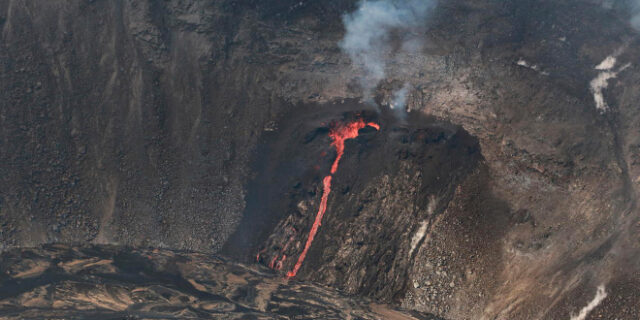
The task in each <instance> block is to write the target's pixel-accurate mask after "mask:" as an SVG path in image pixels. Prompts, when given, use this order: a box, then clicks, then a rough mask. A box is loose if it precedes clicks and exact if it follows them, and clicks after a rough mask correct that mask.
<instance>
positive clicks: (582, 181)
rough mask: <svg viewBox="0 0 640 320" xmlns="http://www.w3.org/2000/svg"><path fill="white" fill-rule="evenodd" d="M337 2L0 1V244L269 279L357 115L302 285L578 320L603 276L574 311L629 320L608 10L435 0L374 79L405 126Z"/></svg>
mask: <svg viewBox="0 0 640 320" xmlns="http://www.w3.org/2000/svg"><path fill="white" fill-rule="evenodd" d="M353 6H354V3H353V2H349V1H342V2H340V3H339V2H338V1H321V2H314V1H311V2H308V1H280V2H277V3H276V2H274V1H260V2H256V1H218V2H214V3H209V2H204V1H165V2H155V1H149V2H125V1H122V2H120V1H109V2H100V1H95V2H94V1H47V2H46V3H38V4H36V3H32V2H28V1H18V0H12V1H9V0H7V1H2V2H0V28H1V29H2V33H1V37H2V38H1V39H2V42H1V43H0V49H1V50H0V85H1V86H2V90H0V106H1V108H0V139H1V141H2V147H1V148H0V161H1V163H2V164H3V165H0V179H2V180H1V182H2V183H1V184H0V231H1V234H0V245H1V246H2V248H4V249H6V248H9V247H14V246H25V245H37V244H41V243H47V242H83V243H85V242H97V243H119V244H128V245H133V246H147V245H149V246H158V247H169V248H174V249H193V250H203V251H214V252H217V251H219V250H220V249H221V248H223V246H225V244H226V247H225V248H227V249H228V250H229V251H228V253H229V254H237V255H238V257H239V258H241V259H244V260H245V261H248V260H255V256H256V254H258V253H259V252H261V251H262V250H263V249H266V251H264V255H262V257H261V258H259V259H258V260H260V261H262V262H263V263H264V264H266V265H269V264H270V261H271V260H272V259H273V256H275V255H276V254H279V255H281V254H282V253H281V252H280V251H282V248H284V247H285V245H286V243H287V242H289V239H290V238H293V240H291V241H290V244H289V245H288V246H287V249H286V250H284V251H286V252H285V254H286V255H287V257H297V255H298V254H299V251H300V250H301V247H302V245H303V243H304V241H305V240H306V238H305V237H306V235H305V231H306V230H308V228H310V224H311V221H312V220H313V217H314V215H315V212H316V209H317V205H318V203H319V201H320V197H321V189H320V183H319V182H320V181H319V179H321V178H322V176H323V175H324V174H325V173H324V172H321V170H320V171H317V172H316V171H314V166H315V165H318V166H320V169H326V168H325V167H323V166H327V165H329V164H330V163H331V160H332V159H328V158H327V159H325V160H322V161H319V160H318V156H317V155H318V152H322V151H326V152H327V157H331V156H332V155H333V154H332V153H331V152H332V150H331V149H330V147H329V142H330V141H329V140H328V138H327V135H326V134H327V123H328V122H327V121H331V120H336V119H338V120H339V119H343V118H344V117H345V112H346V114H347V116H349V114H351V115H353V112H363V111H366V112H370V113H371V114H372V115H371V117H378V119H377V120H379V121H380V122H381V126H382V128H381V130H380V132H373V131H369V132H367V131H365V130H367V129H363V132H362V133H361V136H360V137H358V138H357V139H354V140H349V141H348V143H347V148H346V151H345V157H344V159H343V160H342V161H343V162H342V164H341V167H340V169H339V171H338V172H337V173H336V176H335V183H336V185H335V189H334V191H333V193H332V196H331V197H332V198H330V201H329V208H328V210H327V215H326V217H325V219H326V220H323V224H322V226H321V228H320V231H319V233H318V236H317V240H316V241H315V242H314V244H313V247H312V248H311V250H310V255H309V257H308V258H307V260H306V261H305V263H304V266H303V267H302V269H301V273H300V275H299V279H300V280H313V281H318V282H321V283H324V284H327V285H332V286H336V287H339V288H341V289H343V290H345V291H347V292H350V293H359V294H364V295H368V296H370V297H375V298H377V299H380V300H383V301H389V302H395V303H398V304H401V305H402V306H403V307H405V308H409V309H413V310H419V311H424V312H431V313H435V314H438V315H440V316H445V317H447V318H451V319H477V318H484V319H493V318H506V319H558V318H570V315H571V314H578V313H579V312H580V310H581V309H582V308H583V307H584V306H586V305H588V304H589V302H591V301H592V300H593V299H594V295H596V292H597V290H598V289H597V288H599V287H600V286H604V288H605V289H604V290H605V292H606V293H607V298H605V299H603V300H602V301H601V302H600V304H599V305H598V306H597V307H596V308H595V309H593V310H592V312H591V313H590V314H592V315H594V316H595V315H603V316H605V317H609V318H615V317H618V318H621V317H622V318H624V317H633V316H634V314H633V312H634V311H633V310H631V311H630V310H629V309H625V308H615V306H620V305H630V304H631V305H633V304H634V303H636V304H637V301H636V300H634V299H635V298H634V297H636V296H637V295H638V294H637V292H636V291H637V290H636V289H633V288H634V287H633V286H631V285H626V284H625V283H635V282H634V281H636V280H637V278H638V277H637V265H638V263H637V262H638V252H640V251H639V249H640V248H638V242H637V240H636V237H635V236H634V235H635V234H636V233H637V228H638V218H640V217H639V215H638V209H637V204H636V199H637V197H638V194H637V187H638V183H639V182H640V180H639V179H640V178H639V177H640V161H638V156H639V155H640V153H639V152H640V151H639V150H640V147H638V146H639V145H640V134H639V133H638V123H640V118H639V117H640V112H639V111H638V108H637V101H640V97H639V94H640V88H638V83H640V81H638V76H639V73H638V71H637V66H636V65H635V64H636V61H637V57H638V55H639V53H640V52H639V49H638V48H639V47H638V42H637V34H636V31H634V30H633V29H632V28H631V27H630V26H629V24H628V21H627V18H626V17H625V16H624V13H623V12H619V11H615V10H610V9H607V8H606V7H603V6H602V5H601V3H600V2H599V1H586V0H572V1H563V2H558V1H550V0H549V1H547V0H544V1H535V2H534V1H510V2H509V1H507V2H504V1H502V2H496V1H466V0H452V1H446V2H445V1H443V2H441V3H440V5H439V7H438V8H437V9H436V11H435V12H434V14H433V16H432V17H431V19H432V20H431V21H430V27H429V30H428V32H426V33H425V34H424V35H423V38H424V39H423V40H424V43H425V47H424V49H423V50H422V51H421V52H419V53H416V54H402V55H397V56H395V57H394V58H392V59H390V60H389V61H388V63H387V69H388V70H387V80H385V81H383V82H382V83H381V84H380V85H379V86H378V87H377V88H376V92H375V99H376V101H378V102H380V103H382V102H385V101H389V97H390V96H391V95H392V92H393V91H394V90H396V89H397V88H398V87H400V86H402V84H403V83H409V84H410V85H411V90H410V92H409V95H408V100H407V101H408V106H409V108H410V109H411V110H412V111H411V112H410V113H409V117H410V119H409V125H407V126H403V125H400V124H398V123H394V122H393V121H392V120H390V119H392V118H390V116H389V115H386V116H385V115H384V114H383V113H376V112H372V108H371V107H370V105H367V104H366V103H363V102H360V101H359V99H360V98H361V94H362V93H361V91H360V90H359V88H358V77H359V74H360V73H361V70H360V69H359V68H358V67H357V66H354V65H353V64H352V63H351V61H350V60H349V59H348V57H347V56H346V55H344V54H342V53H341V52H340V50H339V48H338V46H337V42H338V41H339V40H340V39H341V37H342V33H343V30H342V28H341V21H340V19H339V17H340V13H342V12H344V11H347V10H352V9H353ZM603 62H606V63H603ZM594 79H596V80H598V79H599V80H598V81H597V82H598V83H596V84H598V85H597V86H594V85H593V84H594V82H593V81H594ZM603 79H604V80H603ZM602 81H604V83H602ZM594 88H595V89H594ZM600 98H601V99H602V100H599V99H600ZM596 99H598V100H597V101H600V102H596ZM343 100H345V101H346V102H345V103H343V102H342V101H343ZM601 103H606V108H604V107H601V108H598V106H599V105H600V106H604V105H603V104H601ZM343 104H348V105H349V106H348V107H344V106H343V107H341V105H343ZM309 108H312V110H313V112H311V111H309V110H310V109H309ZM345 108H346V109H345ZM381 110H384V106H383V108H382V109H381ZM418 115H419V116H418ZM385 117H387V118H385ZM289 119H302V120H301V122H300V123H291V122H287V121H289ZM323 122H325V123H324V124H323ZM421 133H425V137H426V138H425V139H426V140H427V141H437V142H429V143H424V141H425V140H422V138H418V136H419V135H420V134H421ZM440 133H442V135H443V138H442V139H440V138H438V136H439V135H440ZM405 138H406V141H407V142H406V143H404V142H403V141H405V140H403V139H405ZM305 139H309V141H307V142H306V143H305V141H306V140H305ZM438 139H440V140H438ZM274 141H280V143H281V144H278V143H276V142H274ZM421 141H422V142H421ZM263 142H264V143H263ZM261 148H269V150H263V149H261ZM468 148H471V149H473V150H477V152H472V153H466V152H467V150H468ZM271 155H275V156H274V157H271ZM291 155H292V156H293V158H292V159H293V160H289V159H291V157H290V156H291ZM285 156H287V157H289V158H285ZM429 156H433V158H432V159H429V158H428V157H429ZM433 159H436V160H433ZM287 161H290V162H287ZM285 164H286V165H285ZM278 165H280V166H282V167H278ZM295 165H297V166H295ZM363 171H365V172H367V174H365V175H362V174H361V173H362V172H363ZM265 172H270V174H271V176H265V175H264V174H265ZM438 177H439V178H440V179H438ZM261 178H263V179H261ZM270 179H271V180H270ZM261 190H266V191H268V192H266V191H264V192H263V191H261ZM265 192H266V193H265ZM265 194H266V196H264V197H265V198H261V195H265ZM265 204H267V205H268V207H266V208H265V209H264V210H259V209H260V206H261V205H265ZM430 205H433V206H434V207H430ZM381 213H382V214H381ZM291 230H295V231H291ZM234 232H235V234H234ZM232 234H233V235H232ZM414 239H417V240H414ZM231 249H237V250H231ZM279 259H280V258H279ZM283 263H284V265H283V266H282V267H281V268H282V270H288V269H289V268H290V267H291V265H290V263H292V260H289V258H287V259H286V260H285V262H283ZM634 290H636V291H634ZM622 297H625V298H624V299H627V300H624V301H625V302H621V301H622V300H620V299H623V298H622ZM616 299H617V300H616ZM625 310H626V311H625ZM605 311H606V313H605ZM636 317H637V315H636Z"/></svg>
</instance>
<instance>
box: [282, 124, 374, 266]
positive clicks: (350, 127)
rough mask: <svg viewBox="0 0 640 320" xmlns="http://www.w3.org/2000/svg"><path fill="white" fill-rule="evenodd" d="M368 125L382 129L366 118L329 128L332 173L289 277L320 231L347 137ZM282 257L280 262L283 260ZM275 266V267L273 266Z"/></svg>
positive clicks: (327, 177) (325, 178)
mask: <svg viewBox="0 0 640 320" xmlns="http://www.w3.org/2000/svg"><path fill="white" fill-rule="evenodd" d="M366 126H370V127H373V128H375V129H376V130H380V126H379V125H378V124H377V123H374V122H369V123H365V122H364V120H362V119H358V120H355V121H352V122H349V123H347V124H334V125H333V126H332V128H331V129H330V130H329V137H331V140H332V142H331V145H332V146H333V147H334V148H336V154H337V155H336V159H335V160H334V161H333V165H332V166H331V174H329V175H327V176H326V177H324V179H323V180H322V184H323V192H322V199H321V201H320V208H318V213H317V214H316V219H315V221H314V222H313V226H312V227H311V230H310V231H309V236H308V237H307V242H306V243H305V245H304V249H303V250H302V253H301V254H300V256H299V257H298V261H297V262H296V264H295V265H294V267H293V269H292V270H291V271H289V272H287V278H291V277H295V276H296V274H297V273H298V270H300V267H302V262H303V261H304V259H305V258H306V256H307V252H308V251H309V248H310V247H311V243H312V242H313V238H315V236H316V233H317V232H318V228H319V227H320V225H321V224H322V218H323V217H324V214H325V212H326V211H327V201H328V200H329V194H330V193H331V179H332V175H333V174H334V173H335V172H336V171H337V170H338V164H339V163H340V159H341V158H342V155H343V154H344V142H345V140H347V139H353V138H356V137H357V136H358V134H359V133H358V131H359V130H360V129H362V128H364V127H366ZM283 261H284V259H282V260H281V261H280V262H283ZM272 268H273V267H272Z"/></svg>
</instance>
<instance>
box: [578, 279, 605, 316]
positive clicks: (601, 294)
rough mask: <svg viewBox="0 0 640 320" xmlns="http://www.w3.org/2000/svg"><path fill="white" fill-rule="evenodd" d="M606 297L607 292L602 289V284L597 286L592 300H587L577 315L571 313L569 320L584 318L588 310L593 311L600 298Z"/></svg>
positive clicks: (600, 300)
mask: <svg viewBox="0 0 640 320" xmlns="http://www.w3.org/2000/svg"><path fill="white" fill-rule="evenodd" d="M606 297H607V292H606V291H604V285H600V286H598V290H597V291H596V296H595V297H593V300H591V302H589V304H588V305H586V306H585V307H584V308H582V310H580V313H578V314H577V315H572V316H571V320H584V319H586V318H587V315H588V314H589V312H591V311H593V309H595V308H596V307H597V306H598V305H599V304H600V302H602V300H604V299H605V298H606Z"/></svg>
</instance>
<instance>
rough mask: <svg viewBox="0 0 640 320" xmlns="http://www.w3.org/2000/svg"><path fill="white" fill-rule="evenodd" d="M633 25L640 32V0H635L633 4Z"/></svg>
mask: <svg viewBox="0 0 640 320" xmlns="http://www.w3.org/2000/svg"><path fill="white" fill-rule="evenodd" d="M631 15H632V16H631V25H632V26H633V27H634V28H635V29H636V30H640V0H633V2H632V3H631Z"/></svg>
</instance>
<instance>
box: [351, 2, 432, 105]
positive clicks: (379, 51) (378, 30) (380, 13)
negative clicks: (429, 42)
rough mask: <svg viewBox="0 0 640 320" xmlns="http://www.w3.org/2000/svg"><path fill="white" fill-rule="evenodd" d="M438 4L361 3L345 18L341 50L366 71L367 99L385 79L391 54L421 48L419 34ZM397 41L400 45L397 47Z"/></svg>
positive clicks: (363, 79)
mask: <svg viewBox="0 0 640 320" xmlns="http://www.w3.org/2000/svg"><path fill="white" fill-rule="evenodd" d="M435 4H436V2H435V0H373V1H367V0H361V1H360V2H359V3H358V8H357V9H356V10H355V11H354V12H352V13H350V14H345V15H344V16H343V23H344V26H345V29H346V33H345V35H344V38H343V39H342V41H340V48H341V49H342V50H343V51H344V52H345V53H347V54H348V55H349V57H350V58H351V61H352V63H354V64H356V65H359V66H362V67H363V69H364V73H365V74H364V76H363V77H362V78H361V83H360V84H361V86H362V89H363V91H364V92H363V95H364V98H365V99H367V100H370V99H371V98H372V92H373V90H374V89H375V87H376V86H377V85H378V83H379V82H380V81H381V80H382V79H384V78H385V68H386V65H387V59H388V58H389V57H390V56H391V55H393V54H395V53H397V52H398V51H407V52H414V51H417V49H419V47H420V46H421V45H420V42H419V40H417V39H419V38H418V37H417V36H416V35H417V34H418V33H419V30H422V29H423V28H424V27H425V25H426V21H427V18H428V15H429V13H430V12H431V11H432V9H433V8H434V7H435ZM396 37H397V38H399V39H395V38H396ZM392 38H393V39H392ZM397 40H399V41H401V43H400V46H394V43H396V42H394V41H397ZM396 47H397V48H396ZM394 50H395V51H396V52H393V51H394Z"/></svg>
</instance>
